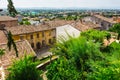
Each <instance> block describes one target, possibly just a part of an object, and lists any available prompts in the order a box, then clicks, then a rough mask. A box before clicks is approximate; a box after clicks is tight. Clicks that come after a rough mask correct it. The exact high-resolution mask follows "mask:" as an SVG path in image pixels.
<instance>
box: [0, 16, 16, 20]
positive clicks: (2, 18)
mask: <svg viewBox="0 0 120 80" xmlns="http://www.w3.org/2000/svg"><path fill="white" fill-rule="evenodd" d="M11 20H17V18H13V17H10V16H0V21H11Z"/></svg>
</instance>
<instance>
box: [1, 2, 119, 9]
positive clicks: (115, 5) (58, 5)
mask: <svg viewBox="0 0 120 80" xmlns="http://www.w3.org/2000/svg"><path fill="white" fill-rule="evenodd" d="M12 1H13V3H14V6H15V7H16V8H31V7H48V8H71V7H74V8H107V9H111V8H113V9H115V8H116V9H120V0H12ZM7 4H8V2H7V0H0V8H7Z"/></svg>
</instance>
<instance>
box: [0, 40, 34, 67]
mask: <svg viewBox="0 0 120 80" xmlns="http://www.w3.org/2000/svg"><path fill="white" fill-rule="evenodd" d="M16 46H17V50H18V55H19V57H18V58H17V57H16V54H15V51H14V49H13V47H12V49H11V51H9V49H8V47H7V44H0V49H5V54H4V55H3V56H2V58H0V59H1V61H2V66H3V67H4V68H5V69H6V68H8V66H9V65H10V64H11V63H12V60H14V59H19V58H21V57H23V56H24V55H25V54H26V55H28V54H30V55H32V56H36V54H35V52H34V51H33V49H32V48H31V46H30V44H29V43H28V41H27V40H23V41H17V42H16Z"/></svg>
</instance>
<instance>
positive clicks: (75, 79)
mask: <svg viewBox="0 0 120 80" xmlns="http://www.w3.org/2000/svg"><path fill="white" fill-rule="evenodd" d="M81 35H82V36H80V37H78V38H72V37H70V38H69V40H67V41H66V40H64V39H62V42H60V43H57V44H56V45H55V46H54V48H53V49H52V50H51V51H52V52H53V53H54V54H56V55H59V59H58V60H56V61H55V62H52V63H51V64H50V65H49V66H48V68H47V70H48V72H47V77H48V79H49V80H119V79H120V76H119V75H120V43H116V42H113V43H111V44H110V45H108V46H104V49H101V47H103V45H102V44H101V42H102V41H103V39H105V38H107V40H109V38H110V36H111V35H110V33H109V32H106V31H97V30H89V31H87V32H83V33H82V34H81ZM93 40H95V41H93ZM71 70H72V71H71ZM74 74H76V75H74Z"/></svg>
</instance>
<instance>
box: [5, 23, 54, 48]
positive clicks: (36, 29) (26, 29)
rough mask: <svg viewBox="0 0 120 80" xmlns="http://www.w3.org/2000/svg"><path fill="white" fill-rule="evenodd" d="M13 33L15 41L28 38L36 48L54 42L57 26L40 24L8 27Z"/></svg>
mask: <svg viewBox="0 0 120 80" xmlns="http://www.w3.org/2000/svg"><path fill="white" fill-rule="evenodd" d="M7 30H8V31H11V32H12V34H13V39H14V40H15V41H19V40H27V41H28V42H29V43H30V44H31V47H32V48H33V49H34V50H38V49H41V48H43V47H47V46H49V45H51V44H53V43H54V42H55V40H56V28H51V27H47V26H46V25H44V26H43V25H39V26H32V25H30V26H18V27H11V28H7Z"/></svg>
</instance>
